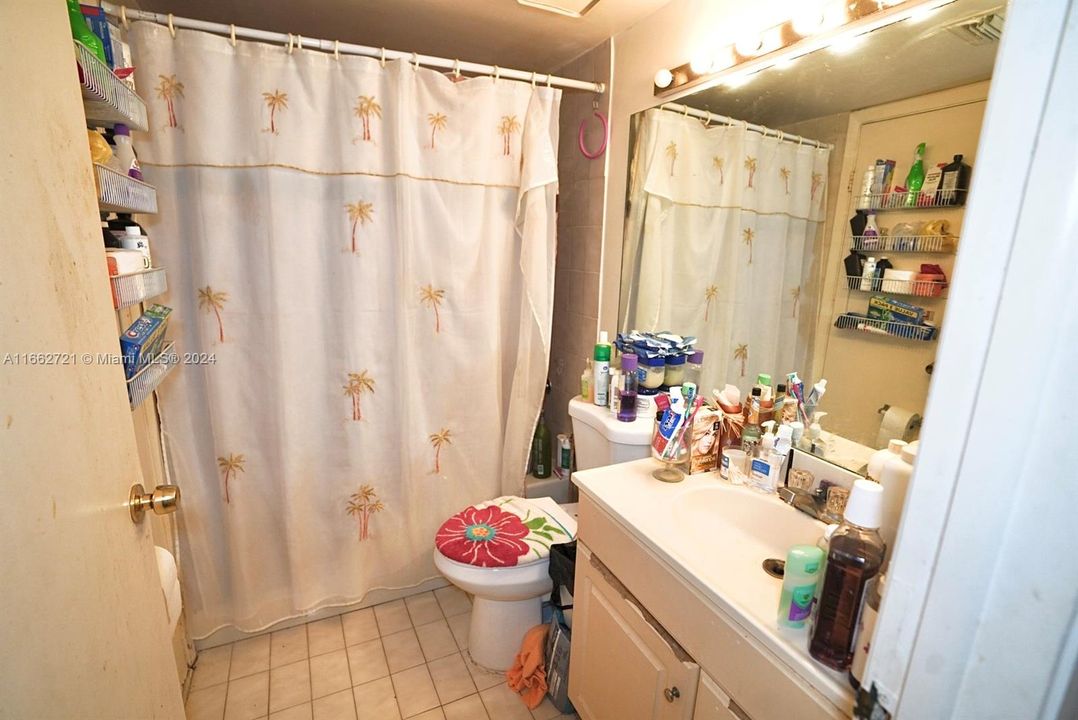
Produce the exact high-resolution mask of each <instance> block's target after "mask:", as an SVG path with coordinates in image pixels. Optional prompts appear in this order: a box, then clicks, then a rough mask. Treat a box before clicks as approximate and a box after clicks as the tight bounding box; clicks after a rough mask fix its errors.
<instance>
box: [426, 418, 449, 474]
mask: <svg viewBox="0 0 1078 720" xmlns="http://www.w3.org/2000/svg"><path fill="white" fill-rule="evenodd" d="M427 440H428V441H429V442H430V444H431V447H433V448H434V469H433V470H432V471H431V474H432V475H437V474H438V473H440V472H442V448H443V447H445V446H446V445H452V444H453V433H451V432H450V431H449V428H442V429H441V430H439V431H438V432H436V433H431V434H430V435H428V436H427Z"/></svg>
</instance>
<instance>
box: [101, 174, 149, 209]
mask: <svg viewBox="0 0 1078 720" xmlns="http://www.w3.org/2000/svg"><path fill="white" fill-rule="evenodd" d="M94 179H95V180H96V181H97V205H98V208H99V209H100V210H101V212H115V213H145V214H153V213H156V212H157V190H156V189H155V188H154V186H153V185H148V184H147V183H144V182H142V181H141V180H136V179H135V178H133V177H129V176H127V175H124V174H123V173H119V172H116V171H115V170H113V169H112V168H110V167H108V166H107V165H100V164H98V163H94Z"/></svg>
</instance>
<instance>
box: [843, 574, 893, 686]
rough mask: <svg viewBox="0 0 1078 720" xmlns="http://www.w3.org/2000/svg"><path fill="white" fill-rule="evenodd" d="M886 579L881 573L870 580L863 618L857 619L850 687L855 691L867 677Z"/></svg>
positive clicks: (866, 592) (862, 610) (862, 611)
mask: <svg viewBox="0 0 1078 720" xmlns="http://www.w3.org/2000/svg"><path fill="white" fill-rule="evenodd" d="M886 579H887V578H886V577H885V576H884V574H883V573H882V572H881V573H880V574H879V575H877V576H876V577H875V578H873V579H872V580H869V583H868V589H867V590H865V604H864V607H862V608H861V616H860V617H859V618H858V619H857V639H856V640H854V646H855V647H854V650H853V660H852V661H851V663H850V673H849V678H850V685H852V686H853V689H854V690H860V689H861V678H863V677H864V676H865V664H866V663H867V662H868V654H869V653H870V652H871V651H872V635H873V634H874V633H875V631H876V618H877V617H878V616H879V614H880V603H881V602H882V601H883V586H884V581H885V580H886Z"/></svg>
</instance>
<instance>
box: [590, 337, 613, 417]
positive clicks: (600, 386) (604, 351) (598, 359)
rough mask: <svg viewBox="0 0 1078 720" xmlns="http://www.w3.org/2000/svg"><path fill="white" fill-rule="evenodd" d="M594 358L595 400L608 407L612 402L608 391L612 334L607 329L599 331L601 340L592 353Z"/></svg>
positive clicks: (593, 390) (592, 391)
mask: <svg viewBox="0 0 1078 720" xmlns="http://www.w3.org/2000/svg"><path fill="white" fill-rule="evenodd" d="M592 360H594V361H595V362H594V365H593V370H594V374H595V382H594V383H593V384H592V390H591V393H592V397H593V398H594V400H593V402H594V403H595V404H596V405H599V406H601V407H606V405H607V404H608V403H609V402H610V401H609V399H608V397H607V392H608V391H609V389H610V336H609V335H607V333H606V330H602V331H600V332H599V342H598V343H596V344H595V350H594V352H593V354H592Z"/></svg>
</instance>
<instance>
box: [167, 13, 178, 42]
mask: <svg viewBox="0 0 1078 720" xmlns="http://www.w3.org/2000/svg"><path fill="white" fill-rule="evenodd" d="M168 33H169V35H171V36H172V39H173V40H175V39H176V28H175V26H174V25H173V24H172V13H169V14H168Z"/></svg>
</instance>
